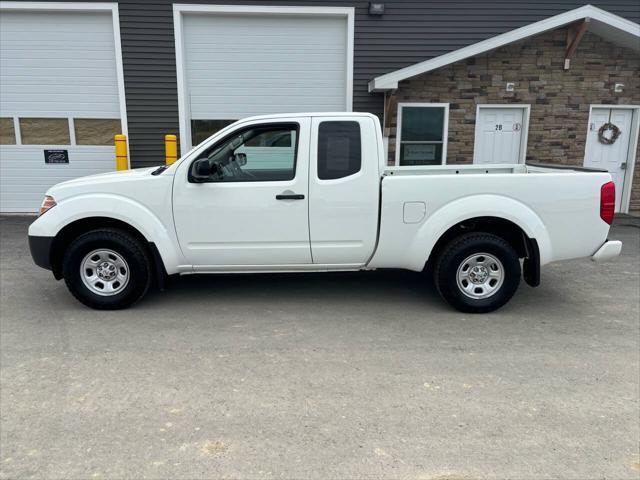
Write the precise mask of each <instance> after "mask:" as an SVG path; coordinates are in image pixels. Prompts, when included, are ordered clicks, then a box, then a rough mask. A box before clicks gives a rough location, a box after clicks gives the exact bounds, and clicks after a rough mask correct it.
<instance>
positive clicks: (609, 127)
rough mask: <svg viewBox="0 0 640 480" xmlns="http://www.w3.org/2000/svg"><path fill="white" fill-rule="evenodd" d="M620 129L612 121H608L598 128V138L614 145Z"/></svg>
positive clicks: (601, 141) (602, 141)
mask: <svg viewBox="0 0 640 480" xmlns="http://www.w3.org/2000/svg"><path fill="white" fill-rule="evenodd" d="M620 133H622V132H620V129H619V128H618V127H617V126H616V125H614V124H613V123H611V122H607V123H605V124H604V125H602V126H601V127H600V130H598V140H599V141H600V143H604V144H605V145H613V144H614V143H616V140H617V139H618V137H619V136H620Z"/></svg>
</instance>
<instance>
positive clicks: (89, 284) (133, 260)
mask: <svg viewBox="0 0 640 480" xmlns="http://www.w3.org/2000/svg"><path fill="white" fill-rule="evenodd" d="M63 276H64V280H65V283H66V284H67V288H68V289H69V291H70V292H71V293H72V294H73V295H74V296H75V297H76V298H77V299H78V300H80V301H81V302H82V303H84V304H85V305H87V306H89V307H91V308H95V309H103V310H115V309H120V308H126V307H128V306H130V305H132V304H133V303H135V302H137V301H138V300H139V299H140V298H142V296H143V295H144V294H145V293H146V292H147V290H148V289H149V285H150V284H151V262H150V260H149V256H148V254H147V251H146V249H145V248H144V245H143V244H142V242H141V241H140V240H138V239H137V238H136V237H134V236H133V235H131V234H129V233H127V232H125V231H122V230H117V229H100V230H93V231H91V232H88V233H85V234H83V235H81V236H79V237H78V238H76V239H75V240H74V241H73V242H71V244H70V245H69V247H68V248H67V250H66V251H65V254H64V259H63Z"/></svg>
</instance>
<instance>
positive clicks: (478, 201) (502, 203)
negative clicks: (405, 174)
mask: <svg viewBox="0 0 640 480" xmlns="http://www.w3.org/2000/svg"><path fill="white" fill-rule="evenodd" d="M465 228H466V229H467V230H465V231H472V230H475V231H480V230H482V229H483V228H484V229H486V230H484V231H488V232H489V233H494V234H496V235H499V236H501V237H502V236H506V237H507V238H506V240H508V241H509V240H510V241H511V242H512V244H514V245H515V248H516V251H518V253H519V255H520V254H523V255H522V257H523V258H536V260H537V263H538V269H539V265H544V264H545V263H548V261H549V260H550V259H551V257H552V252H551V242H550V239H549V233H548V231H547V229H546V227H545V225H544V223H543V222H542V219H540V217H539V216H538V215H537V214H536V213H535V212H534V211H533V210H531V208H529V207H528V206H526V205H524V204H523V203H521V202H519V201H518V200H515V199H513V198H510V197H505V196H501V195H473V196H469V197H465V198H462V199H458V200H456V201H453V202H450V203H447V204H446V205H444V206H443V207H442V208H440V209H438V210H437V211H435V212H434V213H433V214H431V215H430V216H429V218H428V219H427V220H426V221H425V223H424V224H423V225H422V226H421V227H420V230H419V232H418V233H417V235H416V237H415V239H414V240H413V242H412V244H411V247H410V248H409V249H408V251H407V255H409V256H410V257H407V260H408V261H410V262H414V263H413V265H412V269H413V270H421V269H424V267H425V266H428V264H429V260H430V259H432V258H433V257H434V256H435V255H434V254H437V253H438V251H439V249H441V248H442V246H443V245H446V243H447V242H448V241H450V240H451V239H452V238H453V236H455V234H459V233H461V230H464V229H465ZM416 259H417V262H419V263H415V262H416Z"/></svg>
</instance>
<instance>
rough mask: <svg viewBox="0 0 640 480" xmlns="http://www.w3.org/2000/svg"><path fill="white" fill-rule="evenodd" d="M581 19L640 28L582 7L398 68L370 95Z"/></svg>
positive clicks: (638, 31) (639, 31)
mask: <svg viewBox="0 0 640 480" xmlns="http://www.w3.org/2000/svg"><path fill="white" fill-rule="evenodd" d="M583 18H590V19H591V20H592V21H594V20H595V21H598V22H601V23H604V24H606V25H609V26H611V27H613V28H616V29H618V30H620V31H622V32H625V33H628V34H630V35H633V36H635V37H638V38H640V25H639V24H637V23H635V22H632V21H630V20H627V19H625V18H622V17H619V16H617V15H614V14H612V13H609V12H606V11H605V10H601V9H600V8H597V7H594V6H592V5H585V6H583V7H580V8H576V9H575V10H570V11H568V12H565V13H561V14H559V15H555V16H553V17H549V18H546V19H544V20H541V21H539V22H535V23H531V24H529V25H526V26H524V27H521V28H517V29H515V30H511V31H510V32H506V33H503V34H501V35H497V36H495V37H492V38H489V39H487V40H483V41H482V42H478V43H474V44H473V45H469V46H468V47H464V48H460V49H458V50H454V51H453V52H450V53H447V54H445V55H440V56H439V57H435V58H432V59H431V60H427V61H424V62H420V63H416V64H414V65H411V66H409V67H405V68H401V69H400V70H396V71H395V72H390V73H387V74H385V75H381V76H379V77H376V78H374V79H373V80H372V81H371V82H369V91H370V92H379V91H384V90H392V89H396V88H398V82H400V81H402V80H405V79H407V78H410V77H414V76H416V75H420V74H422V73H426V72H430V71H432V70H435V69H437V68H440V67H443V66H445V65H450V64H452V63H454V62H458V61H460V60H464V59H465V58H469V57H474V56H476V55H480V54H481V53H485V52H488V51H490V50H494V49H496V48H499V47H502V46H504V45H508V44H510V43H513V42H517V41H519V40H523V39H525V38H529V37H532V36H534V35H538V34H540V33H543V32H547V31H550V30H555V29H557V28H560V27H563V26H565V25H568V24H570V23H573V22H576V21H578V20H581V19H583Z"/></svg>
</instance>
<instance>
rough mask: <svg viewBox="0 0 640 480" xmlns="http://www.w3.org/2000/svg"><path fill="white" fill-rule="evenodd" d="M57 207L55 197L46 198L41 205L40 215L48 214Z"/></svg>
mask: <svg viewBox="0 0 640 480" xmlns="http://www.w3.org/2000/svg"><path fill="white" fill-rule="evenodd" d="M55 206H56V201H55V200H54V199H53V197H51V196H49V195H47V196H45V197H44V200H42V205H40V215H42V214H43V213H45V212H47V211H48V210H51V209H52V208H53V207H55Z"/></svg>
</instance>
